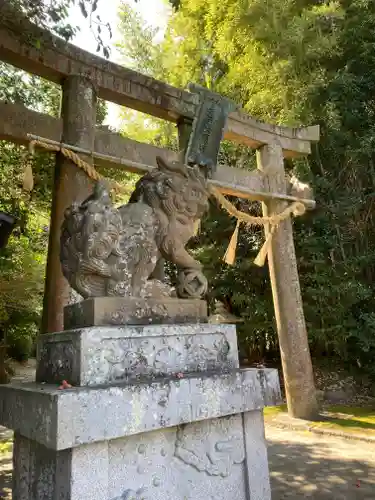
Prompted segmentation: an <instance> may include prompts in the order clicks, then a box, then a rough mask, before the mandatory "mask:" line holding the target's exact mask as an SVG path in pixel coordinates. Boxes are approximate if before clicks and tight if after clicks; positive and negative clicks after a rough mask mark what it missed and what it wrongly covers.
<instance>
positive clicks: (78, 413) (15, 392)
mask: <svg viewBox="0 0 375 500" xmlns="http://www.w3.org/2000/svg"><path fill="white" fill-rule="evenodd" d="M280 401H281V397H280V387H279V379H278V374H277V370H273V369H264V370H257V369H246V370H233V371H232V372H230V373H226V374H214V375H209V374H204V375H201V374H194V375H189V376H186V377H184V378H182V379H176V378H169V379H168V378H163V379H162V380H160V381H154V382H149V381H147V382H143V383H141V382H139V383H137V384H134V385H132V384H122V385H116V386H103V387H96V388H73V389H68V390H63V391H59V390H58V389H57V388H56V387H53V386H47V385H42V384H9V385H4V386H0V424H1V425H4V426H5V427H8V428H10V429H13V430H14V431H15V432H18V433H19V434H21V435H23V436H24V437H27V438H28V439H31V440H33V441H36V442H38V443H40V444H42V445H44V446H46V447H47V448H52V449H55V450H63V449H67V448H74V447H77V446H80V445H84V444H89V443H94V442H99V441H103V440H110V439H117V438H121V437H126V436H131V435H134V434H139V433H142V432H149V431H152V430H156V429H162V428H169V427H173V426H176V425H181V424H187V423H192V422H197V421H201V420H207V419H212V418H217V417H222V416H229V415H234V414H238V413H242V412H247V411H252V410H260V409H262V408H263V407H264V406H268V405H276V404H279V403H280Z"/></svg>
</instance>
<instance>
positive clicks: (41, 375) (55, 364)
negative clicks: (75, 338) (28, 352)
mask: <svg viewBox="0 0 375 500" xmlns="http://www.w3.org/2000/svg"><path fill="white" fill-rule="evenodd" d="M77 354H78V353H77V351H76V349H75V348H74V346H73V342H72V341H70V340H62V341H61V342H45V343H44V344H42V346H41V349H40V351H39V355H38V366H37V373H36V379H37V380H38V381H48V382H49V383H61V381H62V380H71V378H72V374H73V373H74V371H75V369H74V368H75V359H76V358H77Z"/></svg>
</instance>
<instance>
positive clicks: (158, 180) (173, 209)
mask: <svg viewBox="0 0 375 500" xmlns="http://www.w3.org/2000/svg"><path fill="white" fill-rule="evenodd" d="M156 161H157V165H158V168H156V169H154V170H152V171H151V172H148V173H147V174H145V175H144V176H143V177H142V178H141V179H140V180H139V181H138V182H137V184H136V186H135V190H134V192H133V194H132V196H131V198H130V200H129V203H136V202H137V201H142V202H143V203H146V204H147V205H149V206H150V207H152V208H153V209H155V210H158V209H159V210H160V209H161V210H163V212H165V213H166V214H167V216H169V217H171V216H173V215H174V214H175V215H177V214H185V215H186V216H188V217H191V218H195V216H196V214H198V215H200V214H201V211H202V210H203V211H204V208H205V207H206V205H207V196H208V195H207V187H206V179H205V177H204V175H203V174H202V173H201V172H200V170H199V169H198V167H187V166H186V165H184V164H183V163H179V162H171V163H167V162H166V161H164V160H163V159H162V158H160V157H157V158H156Z"/></svg>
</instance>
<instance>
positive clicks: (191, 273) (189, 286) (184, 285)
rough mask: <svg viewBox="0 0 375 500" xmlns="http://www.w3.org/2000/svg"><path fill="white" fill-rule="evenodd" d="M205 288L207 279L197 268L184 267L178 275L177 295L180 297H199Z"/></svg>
mask: <svg viewBox="0 0 375 500" xmlns="http://www.w3.org/2000/svg"><path fill="white" fill-rule="evenodd" d="M207 288H208V283H207V279H206V277H205V276H204V274H203V273H202V271H200V270H199V269H185V270H184V271H181V272H180V273H179V275H178V284H177V295H178V296H179V297H180V298H183V299H200V298H201V297H203V295H204V294H205V293H206V292H207Z"/></svg>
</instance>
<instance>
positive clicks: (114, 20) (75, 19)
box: [69, 0, 170, 128]
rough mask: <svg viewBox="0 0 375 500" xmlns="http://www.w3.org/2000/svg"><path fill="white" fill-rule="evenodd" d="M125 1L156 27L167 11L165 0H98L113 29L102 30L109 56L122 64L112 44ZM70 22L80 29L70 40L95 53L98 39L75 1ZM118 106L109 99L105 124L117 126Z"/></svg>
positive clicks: (99, 6) (117, 39) (163, 20)
mask: <svg viewBox="0 0 375 500" xmlns="http://www.w3.org/2000/svg"><path fill="white" fill-rule="evenodd" d="M122 2H123V3H127V4H130V5H131V6H133V7H134V8H135V9H136V10H137V11H138V12H139V13H140V14H141V15H142V17H143V18H144V19H145V21H146V22H147V23H148V24H150V25H152V26H155V27H160V28H162V29H163V28H165V26H166V22H167V19H168V13H169V12H170V9H169V6H168V4H167V2H166V0H138V1H137V2H136V1H135V0H99V3H98V9H97V11H96V14H98V15H99V16H100V17H101V20H102V21H103V22H104V23H109V24H110V26H111V29H112V33H113V36H112V39H110V38H109V34H108V31H107V30H103V32H102V35H103V41H104V43H105V44H107V45H108V46H110V47H111V55H110V58H109V59H110V60H111V61H113V62H116V63H119V64H121V62H122V61H121V55H120V54H119V52H118V51H117V49H116V47H115V46H114V44H115V43H116V42H118V41H119V39H120V35H119V31H118V29H117V25H118V9H119V7H120V5H121V3H122ZM69 18H70V22H71V23H72V24H73V25H75V24H76V25H78V24H79V25H80V31H79V32H78V33H77V35H76V36H75V38H74V39H73V40H72V43H74V44H75V45H77V46H78V47H80V48H82V49H85V50H87V51H89V52H92V53H94V54H96V46H97V42H96V41H95V37H94V34H93V33H92V31H91V29H90V26H89V22H88V21H86V22H84V21H85V20H84V18H83V17H82V15H81V11H80V9H79V7H78V5H75V6H73V7H72V8H71V11H70V16H69ZM120 109H121V108H120V107H119V106H117V105H116V104H112V103H108V113H107V117H106V119H105V121H104V123H105V124H106V125H111V127H113V128H117V127H118V126H119V124H120V119H119V110H120Z"/></svg>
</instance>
